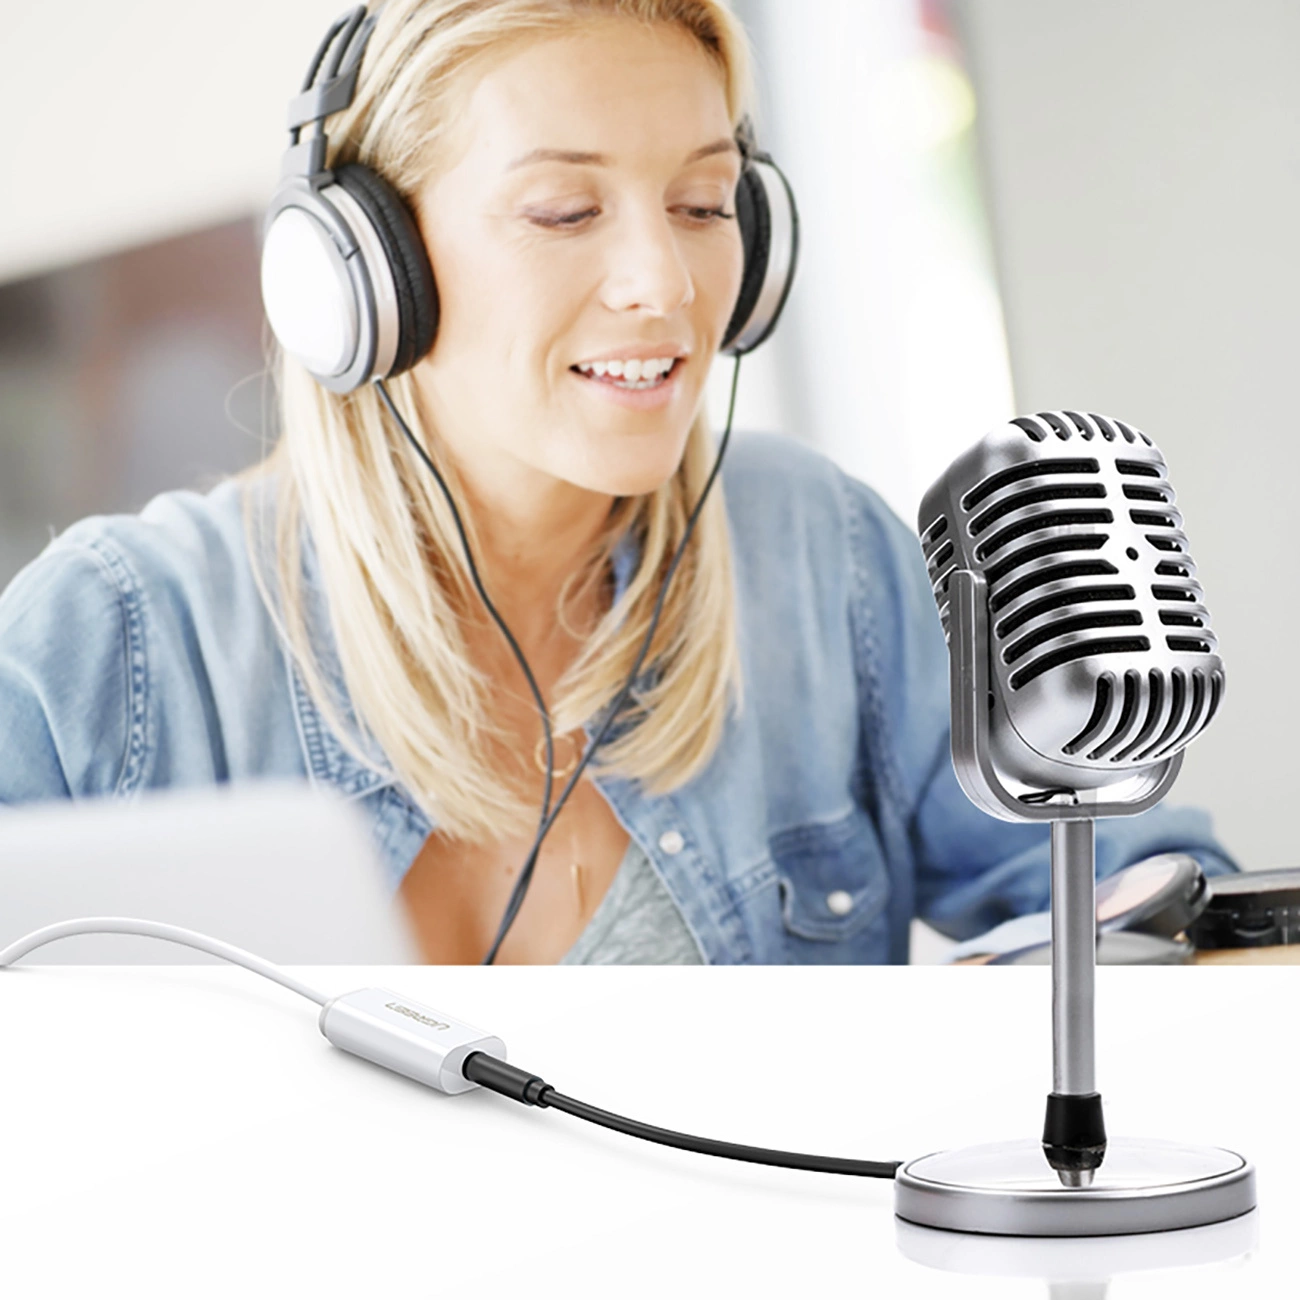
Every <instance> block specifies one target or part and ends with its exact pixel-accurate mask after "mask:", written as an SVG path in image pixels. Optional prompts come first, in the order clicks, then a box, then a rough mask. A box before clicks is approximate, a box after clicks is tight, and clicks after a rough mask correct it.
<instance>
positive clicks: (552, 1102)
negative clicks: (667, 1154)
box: [460, 1052, 902, 1178]
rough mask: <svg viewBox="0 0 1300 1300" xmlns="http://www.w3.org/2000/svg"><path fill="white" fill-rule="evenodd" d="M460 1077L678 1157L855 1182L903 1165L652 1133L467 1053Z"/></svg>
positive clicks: (664, 1130)
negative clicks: (849, 1177)
mask: <svg viewBox="0 0 1300 1300" xmlns="http://www.w3.org/2000/svg"><path fill="white" fill-rule="evenodd" d="M460 1068H461V1073H462V1074H464V1076H465V1077H466V1078H467V1079H469V1080H470V1081H471V1082H473V1083H477V1084H478V1085H479V1086H480V1087H483V1088H487V1089H489V1090H490V1091H492V1092H496V1093H500V1094H501V1096H503V1097H509V1098H511V1099H512V1100H513V1101H520V1102H523V1104H524V1105H525V1106H549V1107H553V1108H554V1109H555V1110H562V1111H564V1113H565V1114H566V1115H574V1116H576V1117H577V1118H578V1119H585V1120H589V1121H590V1122H591V1123H592V1124H600V1125H601V1126H603V1127H604V1128H612V1129H613V1130H614V1131H615V1132H617V1133H626V1134H627V1135H628V1137H637V1138H644V1139H645V1140H646V1141H647V1142H658V1143H659V1144H660V1145H662V1146H666V1147H676V1148H677V1149H678V1150H679V1151H697V1152H699V1153H700V1154H701V1155H705V1156H722V1157H723V1158H725V1159H727V1160H747V1161H748V1162H749V1163H750V1164H755V1165H777V1166H779V1167H780V1168H782V1169H808V1170H811V1171H812V1172H813V1173H818V1174H853V1175H856V1176H857V1177H859V1178H893V1176H894V1173H895V1171H896V1170H897V1169H898V1167H899V1165H901V1164H902V1161H901V1160H846V1159H844V1158H842V1157H840V1156H807V1155H800V1154H799V1153H797V1152H794V1151H773V1150H771V1149H770V1148H768V1147H748V1146H742V1145H740V1144H739V1143H736V1142H719V1141H717V1140H716V1139H715V1138H704V1137H694V1136H693V1135H692V1134H690V1133H678V1132H675V1131H674V1130H673V1129H669V1128H656V1127H655V1126H654V1125H653V1124H643V1123H642V1122H641V1121H640V1120H635V1119H627V1118H625V1117H624V1116H622V1115H615V1114H613V1113H612V1112H611V1111H608V1110H600V1109H599V1108H598V1107H596V1106H589V1105H588V1104H587V1103H586V1102H585V1101H577V1100H575V1099H574V1098H573V1097H566V1096H565V1095H564V1094H563V1093H562V1092H556V1091H555V1089H554V1088H552V1087H551V1085H550V1084H549V1083H547V1082H546V1081H545V1080H543V1079H540V1078H538V1077H537V1075H535V1074H531V1073H530V1072H529V1071H527V1070H521V1069H519V1067H518V1066H515V1065H509V1064H507V1063H506V1062H505V1061H502V1060H499V1059H498V1058H497V1057H495V1056H491V1055H489V1054H488V1053H487V1052H471V1053H470V1054H469V1055H468V1056H466V1057H465V1059H464V1061H463V1062H462V1063H461V1067H460Z"/></svg>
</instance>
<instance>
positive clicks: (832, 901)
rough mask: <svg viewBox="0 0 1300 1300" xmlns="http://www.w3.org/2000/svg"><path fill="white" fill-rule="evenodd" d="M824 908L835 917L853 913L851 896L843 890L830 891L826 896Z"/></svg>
mask: <svg viewBox="0 0 1300 1300" xmlns="http://www.w3.org/2000/svg"><path fill="white" fill-rule="evenodd" d="M826 906H827V907H829V908H830V909H831V911H832V912H833V913H834V914H835V915H836V916H848V914H849V913H850V912H851V911H853V895H852V894H850V893H848V892H847V891H846V890H843V889H835V890H832V891H831V892H830V893H829V894H827V895H826Z"/></svg>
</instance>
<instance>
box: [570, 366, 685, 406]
mask: <svg viewBox="0 0 1300 1300" xmlns="http://www.w3.org/2000/svg"><path fill="white" fill-rule="evenodd" d="M685 368H686V363H685V361H684V359H683V358H681V357H678V358H677V360H676V361H674V362H673V366H672V369H671V370H669V372H668V374H667V377H666V378H665V379H664V381H663V383H661V384H658V385H657V386H656V387H654V388H622V387H620V386H619V385H618V384H617V383H612V382H611V381H610V380H609V379H608V378H605V379H598V378H596V376H595V375H587V374H584V373H583V372H582V371H581V370H579V369H578V368H577V367H576V366H570V367H569V370H570V373H571V374H572V375H573V376H574V378H575V379H577V381H578V382H579V383H580V384H582V385H583V386H584V387H585V388H587V389H588V390H590V391H592V392H593V394H594V395H595V396H599V397H603V398H605V400H606V401H610V402H614V403H615V404H616V405H618V406H624V407H628V408H630V409H631V410H634V411H657V410H659V409H661V408H662V407H665V406H667V405H668V403H669V402H671V401H672V400H673V398H674V397H675V396H676V395H677V389H678V386H679V383H680V381H681V375H682V371H683V370H685Z"/></svg>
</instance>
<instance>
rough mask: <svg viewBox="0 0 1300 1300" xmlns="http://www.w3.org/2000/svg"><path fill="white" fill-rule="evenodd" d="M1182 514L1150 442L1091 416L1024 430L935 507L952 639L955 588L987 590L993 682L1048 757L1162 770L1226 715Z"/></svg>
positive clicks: (956, 469)
mask: <svg viewBox="0 0 1300 1300" xmlns="http://www.w3.org/2000/svg"><path fill="white" fill-rule="evenodd" d="M1174 501H1175V496H1174V490H1173V488H1172V487H1171V485H1170V483H1169V481H1168V477H1167V469H1166V466H1165V462H1164V459H1163V457H1162V456H1161V454H1160V452H1159V449H1158V448H1157V447H1156V446H1155V444H1154V443H1153V442H1152V440H1151V439H1150V438H1149V437H1147V435H1146V434H1145V433H1143V432H1142V431H1141V430H1140V429H1136V428H1134V427H1133V426H1132V425H1129V424H1126V423H1124V422H1123V421H1122V420H1113V419H1110V418H1108V417H1106V416H1103V415H1097V414H1095V413H1082V412H1078V411H1042V412H1038V413H1037V414H1034V415H1026V416H1020V417H1018V418H1016V419H1014V420H1012V421H1010V422H1009V423H1008V424H1007V425H1005V426H1003V427H1002V428H1000V429H997V430H994V432H993V433H991V434H989V435H988V436H987V437H986V438H984V439H983V440H982V441H981V442H979V443H978V444H976V446H975V447H973V448H971V449H970V450H969V451H968V452H966V453H965V454H964V455H963V456H961V457H960V458H959V459H958V460H957V461H956V462H954V464H953V465H952V466H951V467H950V469H949V470H948V472H947V473H946V474H945V475H944V477H943V478H941V479H940V480H939V482H938V483H936V484H935V485H934V487H932V488H931V489H930V491H929V492H928V493H927V494H926V497H925V500H924V502H923V503H922V507H921V520H920V522H921V546H922V550H923V552H924V555H925V561H926V567H927V572H928V576H929V579H930V582H931V585H932V588H933V591H934V597H935V602H936V604H937V606H938V610H939V616H940V619H941V621H942V623H943V627H944V633H945V635H948V634H949V601H948V587H949V582H950V580H951V576H952V574H953V572H954V571H955V570H956V569H958V568H963V569H969V570H972V571H974V572H977V573H979V574H981V575H982V576H983V578H984V580H985V584H986V588H987V598H988V615H989V637H990V642H991V646H990V667H991V669H992V675H993V677H994V678H996V686H997V688H998V689H999V691H1000V693H1001V694H1002V697H1003V699H1004V700H1006V701H1007V702H1008V707H1009V708H1011V707H1014V712H1015V717H1016V722H1017V728H1018V729H1019V730H1021V731H1022V732H1025V731H1028V732H1033V733H1035V736H1034V738H1033V739H1032V740H1031V738H1030V736H1028V735H1026V737H1025V738H1026V739H1027V740H1030V743H1032V744H1033V746H1034V748H1035V749H1037V750H1038V751H1039V752H1040V753H1042V754H1043V755H1044V756H1047V757H1051V758H1054V759H1058V760H1061V761H1067V762H1071V763H1074V764H1081V763H1082V764H1085V765H1096V764H1105V765H1107V766H1109V765H1111V764H1118V765H1124V764H1128V765H1136V764H1140V763H1150V762H1152V761H1156V760H1159V759H1160V758H1162V757H1168V756H1169V755H1171V754H1173V753H1175V752H1177V751H1178V750H1179V749H1181V748H1182V747H1183V746H1185V745H1186V744H1187V743H1188V742H1189V741H1190V740H1191V739H1192V738H1193V737H1194V736H1195V735H1196V734H1197V733H1198V732H1200V731H1201V730H1203V729H1204V727H1205V726H1206V725H1208V723H1209V721H1210V719H1211V718H1212V717H1213V716H1214V714H1215V712H1216V711H1217V710H1218V707H1219V704H1220V702H1221V700H1222V697H1223V686H1224V676H1223V664H1222V661H1221V660H1220V658H1219V656H1218V653H1217V650H1218V640H1217V638H1216V637H1215V635H1214V632H1213V631H1212V630H1211V628H1210V619H1209V612H1208V610H1207V609H1206V608H1205V604H1204V592H1203V591H1202V589H1201V586H1200V583H1199V582H1198V581H1197V580H1196V565H1195V564H1194V562H1193V561H1192V558H1191V555H1190V552H1189V549H1188V543H1187V537H1186V535H1185V533H1184V532H1183V520H1182V515H1181V514H1180V513H1179V511H1178V510H1177V508H1176V507H1175V504H1174ZM1022 697H1023V698H1022Z"/></svg>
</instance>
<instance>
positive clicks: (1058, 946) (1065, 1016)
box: [1052, 821, 1097, 1093]
mask: <svg viewBox="0 0 1300 1300" xmlns="http://www.w3.org/2000/svg"><path fill="white" fill-rule="evenodd" d="M1095 838H1096V837H1095V834H1094V827H1093V823H1092V822H1091V821H1077V822H1076V821H1058V822H1053V823H1052V1091H1053V1092H1059V1093H1087V1092H1095V1091H1096V1090H1097V1089H1096V1073H1095V1070H1094V1061H1095V1059H1096V1046H1095V1037H1094V1032H1093V1026H1094V1019H1095V1018H1094V1011H1093V1008H1094V988H1095V974H1096V945H1097V933H1096V920H1095V904H1094V902H1093V897H1094V891H1095V885H1094V877H1093V873H1094V870H1095V866H1094V861H1095V859H1094V849H1095Z"/></svg>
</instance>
